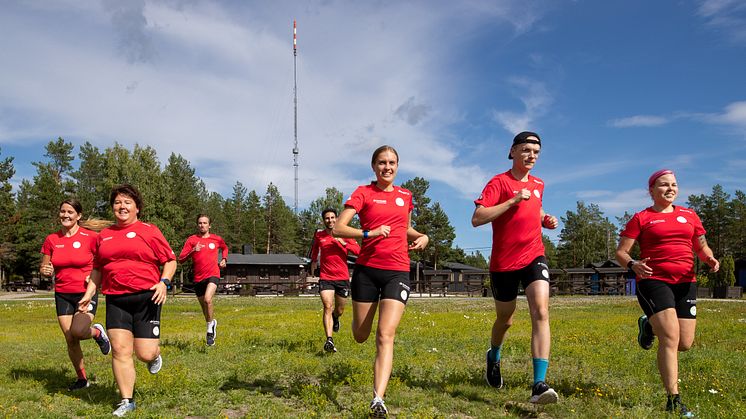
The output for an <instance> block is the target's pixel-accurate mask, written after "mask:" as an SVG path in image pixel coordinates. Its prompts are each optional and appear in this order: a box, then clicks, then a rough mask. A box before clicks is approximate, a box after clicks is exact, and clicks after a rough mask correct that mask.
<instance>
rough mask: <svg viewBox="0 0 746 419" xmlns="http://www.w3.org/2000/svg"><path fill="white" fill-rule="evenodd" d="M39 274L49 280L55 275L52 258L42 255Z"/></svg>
mask: <svg viewBox="0 0 746 419" xmlns="http://www.w3.org/2000/svg"><path fill="white" fill-rule="evenodd" d="M39 273H40V274H42V275H43V276H44V277H46V278H49V277H50V276H52V274H54V266H52V256H50V255H44V254H43V255H41V264H39Z"/></svg>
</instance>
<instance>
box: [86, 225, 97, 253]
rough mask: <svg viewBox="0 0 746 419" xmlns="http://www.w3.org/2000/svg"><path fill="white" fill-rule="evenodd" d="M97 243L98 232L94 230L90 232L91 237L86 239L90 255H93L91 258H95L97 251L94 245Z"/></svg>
mask: <svg viewBox="0 0 746 419" xmlns="http://www.w3.org/2000/svg"><path fill="white" fill-rule="evenodd" d="M96 243H98V233H96V232H95V231H92V232H91V239H90V240H88V246H89V247H90V250H91V255H93V258H94V259H95V258H96V252H97V251H98V246H97V245H96Z"/></svg>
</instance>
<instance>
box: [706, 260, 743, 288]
mask: <svg viewBox="0 0 746 419" xmlns="http://www.w3.org/2000/svg"><path fill="white" fill-rule="evenodd" d="M735 270H736V264H735V262H734V261H733V256H731V255H728V256H725V257H724V258H723V259H722V260H721V261H720V270H718V271H717V272H710V273H709V274H708V277H709V282H710V284H711V285H712V286H713V287H732V286H733V284H735V283H736V275H735Z"/></svg>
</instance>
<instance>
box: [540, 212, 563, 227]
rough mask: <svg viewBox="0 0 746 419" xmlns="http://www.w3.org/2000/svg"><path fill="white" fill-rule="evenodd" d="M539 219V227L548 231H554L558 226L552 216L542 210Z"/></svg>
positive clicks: (557, 221) (556, 220)
mask: <svg viewBox="0 0 746 419" xmlns="http://www.w3.org/2000/svg"><path fill="white" fill-rule="evenodd" d="M539 216H540V217H541V226H542V227H544V228H548V229H550V230H554V229H555V228H557V227H558V226H559V220H558V219H557V217H555V216H554V215H549V214H547V213H546V212H544V208H542V209H541V213H540V215H539Z"/></svg>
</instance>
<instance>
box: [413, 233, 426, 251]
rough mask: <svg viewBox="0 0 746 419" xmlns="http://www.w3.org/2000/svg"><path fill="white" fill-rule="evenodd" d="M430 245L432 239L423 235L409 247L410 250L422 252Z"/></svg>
mask: <svg viewBox="0 0 746 419" xmlns="http://www.w3.org/2000/svg"><path fill="white" fill-rule="evenodd" d="M428 243H430V237H428V236H427V234H423V235H421V236H420V237H417V238H416V239H414V241H413V242H412V244H410V245H409V250H422V249H424V248H425V247H427V244H428Z"/></svg>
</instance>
